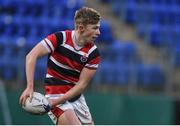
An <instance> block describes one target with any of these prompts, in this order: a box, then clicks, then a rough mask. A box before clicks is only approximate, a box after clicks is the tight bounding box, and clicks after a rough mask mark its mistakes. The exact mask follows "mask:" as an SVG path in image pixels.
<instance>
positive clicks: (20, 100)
mask: <svg viewBox="0 0 180 126" xmlns="http://www.w3.org/2000/svg"><path fill="white" fill-rule="evenodd" d="M19 104H20V105H21V104H22V96H21V97H20V98H19Z"/></svg>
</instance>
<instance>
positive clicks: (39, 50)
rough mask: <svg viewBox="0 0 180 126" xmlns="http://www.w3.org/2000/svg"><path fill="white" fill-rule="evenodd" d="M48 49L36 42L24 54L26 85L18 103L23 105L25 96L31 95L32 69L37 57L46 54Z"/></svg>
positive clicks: (32, 86) (32, 85) (32, 83)
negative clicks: (25, 54)
mask: <svg viewBox="0 0 180 126" xmlns="http://www.w3.org/2000/svg"><path fill="white" fill-rule="evenodd" d="M48 53H49V51H48V50H47V49H46V48H45V47H44V46H43V45H42V43H38V44H37V45H36V46H35V47H34V48H33V49H32V50H31V51H30V52H29V53H28V54H27V56H26V79H27V87H26V89H25V90H24V92H23V93H22V95H21V97H20V99H19V103H20V104H22V105H24V104H25V100H26V98H27V97H31V95H32V93H33V91H34V71H35V66H36V61H37V59H38V58H39V57H41V56H44V55H47V54H48Z"/></svg>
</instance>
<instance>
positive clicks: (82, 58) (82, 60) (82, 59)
mask: <svg viewBox="0 0 180 126" xmlns="http://www.w3.org/2000/svg"><path fill="white" fill-rule="evenodd" d="M86 61H87V57H86V55H83V56H81V62H83V63H84V62H86Z"/></svg>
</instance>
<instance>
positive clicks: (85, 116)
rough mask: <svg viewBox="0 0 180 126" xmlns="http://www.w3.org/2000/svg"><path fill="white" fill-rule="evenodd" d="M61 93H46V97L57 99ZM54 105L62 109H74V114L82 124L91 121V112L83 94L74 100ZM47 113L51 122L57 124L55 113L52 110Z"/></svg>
mask: <svg viewBox="0 0 180 126" xmlns="http://www.w3.org/2000/svg"><path fill="white" fill-rule="evenodd" d="M62 95H63V94H48V95H46V97H47V98H48V99H57V98H59V97H60V96H62ZM56 107H58V108H60V109H61V110H63V111H66V110H68V109H72V110H74V112H75V114H76V115H77V117H78V118H79V120H80V122H81V123H82V124H89V123H92V122H93V121H92V116H91V113H90V111H89V108H88V106H87V104H86V100H85V98H84V96H83V95H81V96H80V98H79V99H77V100H76V101H74V102H69V101H66V102H65V103H63V104H59V105H57V106H56ZM48 115H49V117H50V118H51V120H52V121H53V123H54V124H57V118H58V117H57V115H55V114H54V112H52V111H50V112H48Z"/></svg>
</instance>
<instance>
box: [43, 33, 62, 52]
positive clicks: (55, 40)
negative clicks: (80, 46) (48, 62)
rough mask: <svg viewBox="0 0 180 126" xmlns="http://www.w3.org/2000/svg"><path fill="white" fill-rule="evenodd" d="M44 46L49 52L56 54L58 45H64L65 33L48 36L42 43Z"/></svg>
mask: <svg viewBox="0 0 180 126" xmlns="http://www.w3.org/2000/svg"><path fill="white" fill-rule="evenodd" d="M41 43H42V45H43V46H44V47H45V48H46V49H47V50H48V52H49V53H52V52H54V50H55V49H56V48H57V46H58V45H61V44H62V43H63V33H62V32H56V33H53V34H50V35H48V36H47V37H46V38H45V39H43V40H42V41H41Z"/></svg>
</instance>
